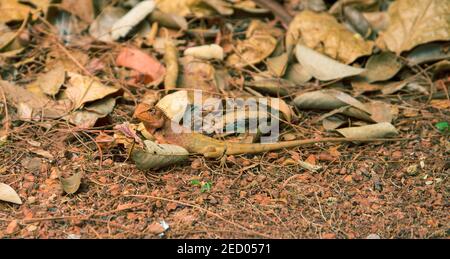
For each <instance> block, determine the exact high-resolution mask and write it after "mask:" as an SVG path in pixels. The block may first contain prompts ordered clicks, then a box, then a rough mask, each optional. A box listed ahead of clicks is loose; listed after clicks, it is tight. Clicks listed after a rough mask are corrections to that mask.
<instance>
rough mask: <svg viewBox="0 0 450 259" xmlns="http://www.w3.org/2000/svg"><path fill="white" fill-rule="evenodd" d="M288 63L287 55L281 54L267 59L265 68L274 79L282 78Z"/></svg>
mask: <svg viewBox="0 0 450 259" xmlns="http://www.w3.org/2000/svg"><path fill="white" fill-rule="evenodd" d="M288 62H289V55H288V53H283V54H281V55H279V56H277V57H272V58H268V59H267V62H266V63H267V68H268V69H269V71H270V72H271V73H272V74H273V75H274V76H276V77H282V76H283V75H284V73H285V72H286V69H287V66H288Z"/></svg>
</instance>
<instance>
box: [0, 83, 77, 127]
mask: <svg viewBox="0 0 450 259" xmlns="http://www.w3.org/2000/svg"><path fill="white" fill-rule="evenodd" d="M0 90H2V91H3V92H4V93H5V96H6V98H7V100H8V101H9V102H10V103H12V105H14V106H15V107H16V108H17V113H18V117H19V119H21V120H39V119H44V118H47V119H57V118H61V117H63V116H64V115H66V114H67V113H69V112H70V110H71V108H72V102H70V100H59V101H55V100H53V99H50V98H48V97H46V96H45V95H43V94H36V93H32V92H30V91H28V90H26V89H24V88H22V87H18V86H15V85H13V84H11V83H9V82H6V81H0Z"/></svg>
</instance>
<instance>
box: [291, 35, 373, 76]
mask: <svg viewBox="0 0 450 259" xmlns="http://www.w3.org/2000/svg"><path fill="white" fill-rule="evenodd" d="M295 54H296V57H297V60H298V61H299V62H300V64H301V65H302V66H303V67H304V69H305V70H306V71H308V73H309V74H310V75H312V76H314V77H315V78H317V79H319V80H322V81H329V80H335V79H340V78H345V77H350V76H355V75H359V74H361V73H363V72H364V71H365V70H364V69H361V68H356V67H352V66H348V65H344V64H342V63H339V62H337V61H336V60H334V59H331V58H329V57H328V56H325V55H323V54H321V53H319V52H317V51H315V50H313V49H311V48H308V47H306V46H304V45H302V44H297V47H296V51H295Z"/></svg>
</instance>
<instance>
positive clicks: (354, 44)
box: [286, 11, 374, 64]
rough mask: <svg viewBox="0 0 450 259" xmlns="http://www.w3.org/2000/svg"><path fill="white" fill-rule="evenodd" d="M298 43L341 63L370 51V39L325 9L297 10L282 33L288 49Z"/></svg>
mask: <svg viewBox="0 0 450 259" xmlns="http://www.w3.org/2000/svg"><path fill="white" fill-rule="evenodd" d="M297 43H301V44H303V45H305V46H307V47H308V48H311V49H314V50H316V51H318V52H321V53H323V54H326V55H327V56H329V57H331V58H333V59H336V60H338V61H340V62H343V63H345V64H350V63H352V62H353V61H355V60H356V59H357V58H359V57H361V56H367V55H370V54H372V49H373V46H374V43H373V42H370V41H365V40H364V39H363V38H362V37H361V36H360V35H359V34H355V33H353V32H351V31H349V30H347V28H346V27H345V26H344V25H342V24H340V23H339V22H338V21H337V20H336V19H335V18H334V17H333V16H331V15H329V14H327V13H315V12H312V11H303V12H301V13H299V14H298V15H297V16H296V17H295V18H294V20H293V21H292V23H291V24H290V26H289V29H288V32H287V33H286V45H287V47H288V49H291V48H293V47H294V46H295V45H296V44H297Z"/></svg>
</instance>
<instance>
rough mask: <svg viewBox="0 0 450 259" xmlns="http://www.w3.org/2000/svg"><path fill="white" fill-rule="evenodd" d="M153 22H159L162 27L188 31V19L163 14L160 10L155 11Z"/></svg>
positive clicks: (152, 14)
mask: <svg viewBox="0 0 450 259" xmlns="http://www.w3.org/2000/svg"><path fill="white" fill-rule="evenodd" d="M150 21H151V22H157V23H158V24H159V25H160V26H163V27H167V28H170V29H181V30H187V29H188V22H187V21H186V18H184V17H183V16H179V15H176V14H170V13H165V12H161V11H160V10H158V9H155V10H154V11H153V12H152V13H151V15H150Z"/></svg>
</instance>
